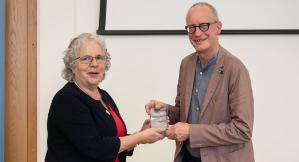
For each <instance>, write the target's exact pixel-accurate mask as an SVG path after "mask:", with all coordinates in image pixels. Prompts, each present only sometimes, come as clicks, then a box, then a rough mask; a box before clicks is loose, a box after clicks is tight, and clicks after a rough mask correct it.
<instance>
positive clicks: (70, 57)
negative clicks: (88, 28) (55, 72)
mask: <svg viewBox="0 0 299 162" xmlns="http://www.w3.org/2000/svg"><path fill="white" fill-rule="evenodd" d="M89 41H94V42H97V43H98V44H99V45H100V47H101V48H102V49H103V51H105V56H107V57H109V58H110V54H109V53H108V51H107V47H106V43H105V41H104V40H103V39H102V38H100V36H98V35H96V34H91V33H82V34H80V35H79V36H77V37H75V38H74V39H73V40H72V41H71V43H70V44H69V46H68V48H67V49H66V50H65V51H64V57H63V62H64V65H65V66H64V68H63V70H62V77H63V78H64V79H65V80H67V81H69V82H73V80H74V73H73V72H72V69H73V68H74V67H75V66H76V61H74V60H75V59H76V58H77V57H78V52H79V50H80V47H81V45H82V44H83V43H85V42H89ZM110 66H111V63H110V60H107V62H106V67H105V71H108V70H109V68H110ZM105 74H106V73H105ZM105 74H104V77H103V79H104V78H105Z"/></svg>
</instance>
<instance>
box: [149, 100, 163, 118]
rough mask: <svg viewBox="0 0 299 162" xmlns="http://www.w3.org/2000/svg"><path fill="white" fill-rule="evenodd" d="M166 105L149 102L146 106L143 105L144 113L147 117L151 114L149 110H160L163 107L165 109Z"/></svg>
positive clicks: (159, 102) (154, 101)
mask: <svg viewBox="0 0 299 162" xmlns="http://www.w3.org/2000/svg"><path fill="white" fill-rule="evenodd" d="M166 106H167V105H166V104H165V103H163V102H161V101H157V100H150V101H149V102H148V103H147V104H146V105H145V111H146V113H147V114H148V115H150V113H151V109H152V108H154V109H157V110H159V109H161V108H163V107H166Z"/></svg>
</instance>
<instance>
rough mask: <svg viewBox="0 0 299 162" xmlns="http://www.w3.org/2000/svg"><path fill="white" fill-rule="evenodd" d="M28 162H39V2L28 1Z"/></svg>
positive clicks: (34, 0) (35, 0)
mask: <svg viewBox="0 0 299 162" xmlns="http://www.w3.org/2000/svg"><path fill="white" fill-rule="evenodd" d="M27 6H28V7H27V8H28V12H27V13H28V18H27V22H28V28H27V31H28V38H27V40H28V42H27V47H28V61H27V67H28V69H27V70H28V75H27V76H28V82H27V83H28V97H27V101H28V103H27V104H28V132H27V133H28V137H27V139H28V145H27V148H28V155H27V156H28V162H37V69H36V68H37V0H28V5H27Z"/></svg>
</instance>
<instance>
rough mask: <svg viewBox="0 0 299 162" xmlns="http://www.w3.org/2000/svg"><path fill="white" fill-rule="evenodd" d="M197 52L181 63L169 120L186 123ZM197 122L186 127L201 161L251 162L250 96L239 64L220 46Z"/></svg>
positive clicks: (176, 160)
mask: <svg viewBox="0 0 299 162" xmlns="http://www.w3.org/2000/svg"><path fill="white" fill-rule="evenodd" d="M196 61H197V54H196V53H193V54H190V55H188V56H187V57H185V58H184V59H183V60H182V62H181V67H180V75H179V80H178V85H177V96H176V101H175V102H176V104H175V106H174V107H172V109H171V111H170V120H171V123H176V122H186V120H187V115H188V111H189V106H190V101H191V95H192V94H191V93H192V88H193V81H194V74H195V67H196ZM198 123H199V124H191V126H190V138H189V140H190V145H191V147H192V148H200V154H201V158H202V162H254V154H253V146H252V141H251V136H252V129H253V95H252V89H251V83H250V78H249V74H248V71H247V69H246V67H245V66H244V65H243V63H242V62H241V61H240V60H239V59H238V58H236V57H235V56H233V55H232V54H230V53H229V52H228V51H227V50H225V49H224V48H222V47H220V49H219V53H218V57H217V61H216V65H215V66H214V70H213V73H212V76H211V78H210V81H209V84H208V88H207V90H206V94H205V96H204V99H203V103H202V105H201V111H200V113H199V121H198ZM181 148H182V144H181V143H178V142H177V143H176V152H175V157H174V161H175V162H179V157H178V154H179V151H180V150H181Z"/></svg>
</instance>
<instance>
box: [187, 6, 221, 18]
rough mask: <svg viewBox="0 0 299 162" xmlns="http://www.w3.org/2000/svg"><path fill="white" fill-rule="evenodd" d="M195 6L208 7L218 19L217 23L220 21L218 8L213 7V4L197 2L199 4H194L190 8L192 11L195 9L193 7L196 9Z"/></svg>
mask: <svg viewBox="0 0 299 162" xmlns="http://www.w3.org/2000/svg"><path fill="white" fill-rule="evenodd" d="M195 6H206V7H208V8H210V9H211V10H212V12H213V14H214V16H215V18H216V21H218V20H219V17H218V13H217V10H216V8H215V7H214V6H212V5H211V4H209V3H207V2H197V3H195V4H193V5H192V6H191V7H190V9H191V8H193V7H195Z"/></svg>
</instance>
